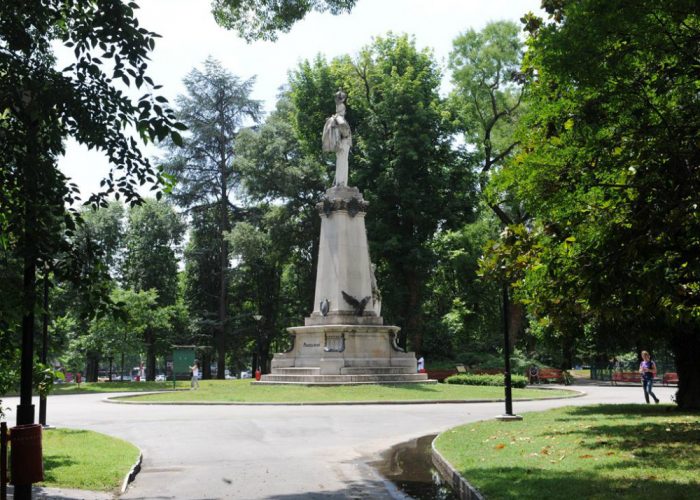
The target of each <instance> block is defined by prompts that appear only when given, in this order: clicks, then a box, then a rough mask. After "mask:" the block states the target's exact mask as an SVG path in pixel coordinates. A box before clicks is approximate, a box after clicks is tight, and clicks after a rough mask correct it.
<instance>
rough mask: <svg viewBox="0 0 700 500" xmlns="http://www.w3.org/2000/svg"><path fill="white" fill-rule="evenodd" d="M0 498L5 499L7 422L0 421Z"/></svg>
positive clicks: (0, 499)
mask: <svg viewBox="0 0 700 500" xmlns="http://www.w3.org/2000/svg"><path fill="white" fill-rule="evenodd" d="M0 500H7V424H6V423H5V422H0Z"/></svg>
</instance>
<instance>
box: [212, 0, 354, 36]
mask: <svg viewBox="0 0 700 500" xmlns="http://www.w3.org/2000/svg"><path fill="white" fill-rule="evenodd" d="M356 1H357V0H305V1H303V2H277V1H274V0H261V1H255V2H249V1H246V0H243V1H242V0H212V11H213V13H214V19H215V20H216V22H217V23H218V24H219V25H221V26H223V27H224V28H227V29H234V30H236V31H237V32H238V34H239V35H240V36H241V37H243V38H244V39H245V40H246V41H248V42H252V41H254V40H277V36H278V32H282V33H286V32H288V31H289V30H290V29H291V28H292V26H293V25H294V23H296V22H297V21H299V20H301V19H303V18H304V16H305V15H306V14H308V13H309V12H311V11H317V12H325V11H330V12H331V13H332V14H340V13H342V12H350V10H351V9H352V8H353V6H354V5H355V3H356Z"/></svg>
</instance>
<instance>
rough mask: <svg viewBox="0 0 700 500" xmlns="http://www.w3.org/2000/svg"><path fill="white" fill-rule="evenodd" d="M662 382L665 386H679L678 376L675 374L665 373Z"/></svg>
mask: <svg viewBox="0 0 700 500" xmlns="http://www.w3.org/2000/svg"><path fill="white" fill-rule="evenodd" d="M661 382H662V383H663V384H664V385H668V384H676V385H678V374H677V373H675V372H668V373H664V376H663V378H662V379H661Z"/></svg>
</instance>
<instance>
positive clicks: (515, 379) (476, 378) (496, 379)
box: [445, 373, 527, 389]
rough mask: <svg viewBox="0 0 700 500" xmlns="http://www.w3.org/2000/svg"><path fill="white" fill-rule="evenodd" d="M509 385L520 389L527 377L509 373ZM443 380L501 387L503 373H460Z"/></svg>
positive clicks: (452, 382) (453, 382)
mask: <svg viewBox="0 0 700 500" xmlns="http://www.w3.org/2000/svg"><path fill="white" fill-rule="evenodd" d="M510 381H511V385H512V386H513V387H516V388H518V389H522V388H524V387H525V386H526V385H527V379H526V378H525V377H523V376H522V375H511V377H510ZM445 382H446V383H448V384H462V385H493V386H501V387H503V375H473V374H471V373H460V374H458V375H452V376H451V377H447V378H446V379H445Z"/></svg>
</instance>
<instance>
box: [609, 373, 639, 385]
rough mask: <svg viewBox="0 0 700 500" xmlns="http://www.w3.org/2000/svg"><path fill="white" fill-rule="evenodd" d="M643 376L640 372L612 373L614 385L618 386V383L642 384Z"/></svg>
mask: <svg viewBox="0 0 700 500" xmlns="http://www.w3.org/2000/svg"><path fill="white" fill-rule="evenodd" d="M641 381H642V374H641V373H639V372H612V383H613V385H616V384H617V383H618V382H630V383H637V384H638V383H640V382H641Z"/></svg>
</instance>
